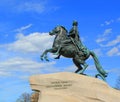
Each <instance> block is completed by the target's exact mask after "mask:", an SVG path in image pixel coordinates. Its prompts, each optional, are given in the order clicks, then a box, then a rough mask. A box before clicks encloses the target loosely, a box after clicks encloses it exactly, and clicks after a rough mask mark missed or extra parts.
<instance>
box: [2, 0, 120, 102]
mask: <svg viewBox="0 0 120 102" xmlns="http://www.w3.org/2000/svg"><path fill="white" fill-rule="evenodd" d="M119 5H120V2H119V0H84V1H83V0H74V1H73V0H69V1H68V0H56V1H55V0H1V1H0V14H1V16H0V83H1V85H0V96H1V97H0V102H15V100H16V99H17V98H18V97H19V96H20V95H21V94H22V93H24V92H31V89H30V85H29V77H30V76H31V75H35V74H46V73H55V72H63V71H66V72H74V71H75V70H76V67H75V66H74V64H73V63H72V61H71V59H67V58H63V57H61V59H59V60H55V59H54V58H53V57H54V56H53V55H52V54H49V59H50V62H45V61H43V62H42V61H40V58H39V56H40V55H41V54H42V52H43V51H44V50H45V49H47V48H51V46H52V42H53V39H54V37H53V36H52V37H51V36H49V35H48V32H49V31H50V30H52V29H53V28H54V27H55V26H57V25H63V26H65V27H66V29H67V30H68V31H69V30H70V28H71V27H72V21H73V20H77V21H78V23H79V32H80V37H81V39H82V42H83V43H84V44H85V45H86V46H87V47H88V48H89V49H90V50H93V51H94V52H95V53H96V54H97V55H98V57H99V60H100V62H101V65H102V66H103V68H104V69H105V70H107V71H108V72H109V75H108V77H107V83H108V84H109V85H110V86H112V87H114V86H115V84H116V80H117V78H118V76H119V75H120V62H119V61H120V12H119V10H120V6H119ZM87 63H88V64H89V67H88V69H87V70H86V73H87V74H89V75H91V76H93V75H94V74H95V73H96V69H95V66H94V63H93V59H92V58H90V59H88V60H87ZM48 67H49V68H48Z"/></svg>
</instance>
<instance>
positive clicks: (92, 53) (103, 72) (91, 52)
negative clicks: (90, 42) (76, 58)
mask: <svg viewBox="0 0 120 102" xmlns="http://www.w3.org/2000/svg"><path fill="white" fill-rule="evenodd" d="M90 55H91V56H92V57H93V59H94V63H95V66H96V69H97V70H98V72H99V74H100V75H102V76H103V77H107V74H108V73H107V72H106V71H105V70H104V69H103V68H102V66H101V65H100V62H99V60H98V58H97V56H96V54H95V53H94V52H93V51H90Z"/></svg>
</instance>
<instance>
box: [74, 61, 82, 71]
mask: <svg viewBox="0 0 120 102" xmlns="http://www.w3.org/2000/svg"><path fill="white" fill-rule="evenodd" d="M73 62H74V64H75V65H76V67H77V68H78V69H77V70H76V71H75V73H78V72H79V71H80V70H82V69H83V68H82V66H81V65H80V63H79V62H78V61H77V60H76V59H73Z"/></svg>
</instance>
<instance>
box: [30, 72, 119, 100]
mask: <svg viewBox="0 0 120 102" xmlns="http://www.w3.org/2000/svg"><path fill="white" fill-rule="evenodd" d="M30 85H31V88H32V90H37V91H38V92H40V94H39V99H38V102H120V91H118V90H116V89H113V88H111V87H110V86H108V85H107V83H106V82H104V81H102V80H100V79H96V78H93V77H88V76H84V75H79V74H75V73H70V72H62V73H54V74H44V75H34V76H31V77H30Z"/></svg>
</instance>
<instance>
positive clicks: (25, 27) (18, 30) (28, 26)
mask: <svg viewBox="0 0 120 102" xmlns="http://www.w3.org/2000/svg"><path fill="white" fill-rule="evenodd" d="M31 26H32V24H28V25H26V26H23V27H21V28H18V29H16V30H15V31H16V32H19V33H21V32H22V31H23V30H26V29H28V28H30V27H31Z"/></svg>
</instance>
